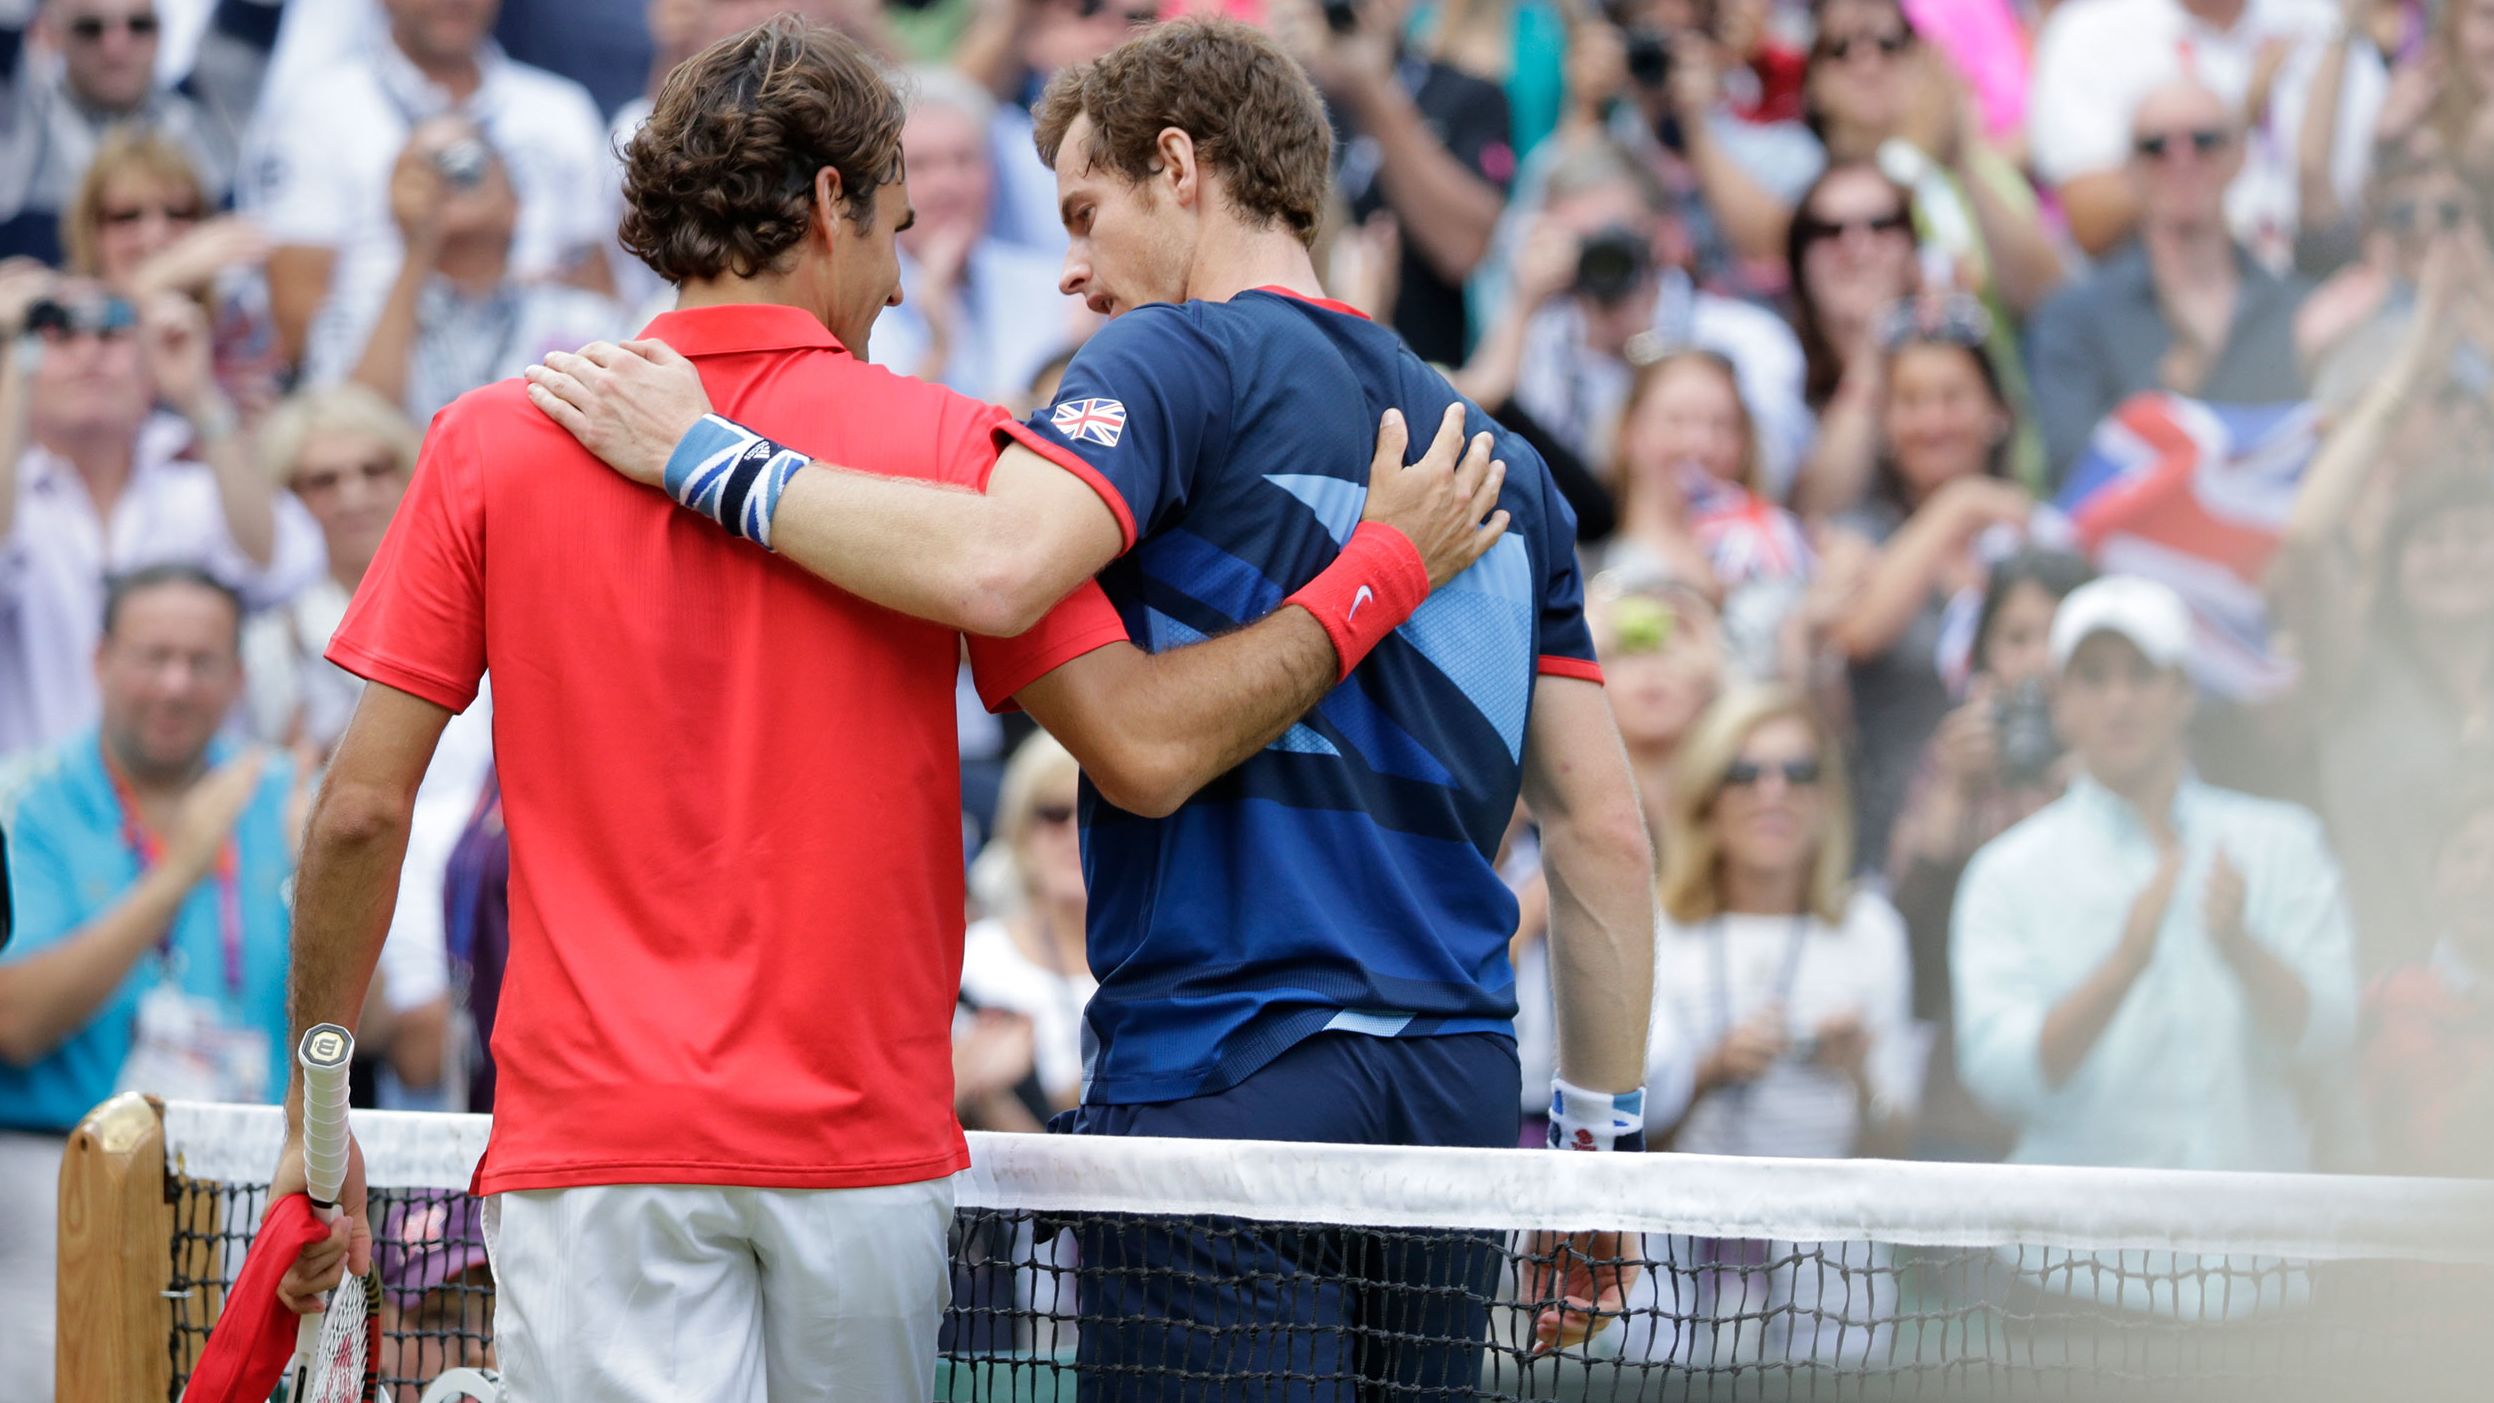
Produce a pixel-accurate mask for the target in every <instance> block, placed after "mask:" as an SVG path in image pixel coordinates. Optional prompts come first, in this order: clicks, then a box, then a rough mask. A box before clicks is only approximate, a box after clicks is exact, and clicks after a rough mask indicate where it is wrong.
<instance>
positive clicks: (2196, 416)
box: [2054, 391, 2320, 700]
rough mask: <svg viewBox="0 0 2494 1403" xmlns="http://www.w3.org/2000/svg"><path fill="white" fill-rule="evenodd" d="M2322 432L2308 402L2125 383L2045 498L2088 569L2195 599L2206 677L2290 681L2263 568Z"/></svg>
mask: <svg viewBox="0 0 2494 1403" xmlns="http://www.w3.org/2000/svg"><path fill="white" fill-rule="evenodd" d="M2319 442H2320V425H2319V415H2318V413H2317V411H2316V410H2315V408H2314V407H2313V406H2312V405H2310V404H2303V403H2295V404H2260V405H2237V404H2203V403H2201V402H2199V401H2198V400H2192V399H2185V398H2183V397H2182V396H2180V395H2174V394H2166V393H2163V392H2161V391H2150V392H2147V393H2145V394H2138V395H2133V396H2131V397H2130V398H2129V399H2127V400H2124V401H2123V402H2122V403H2121V405H2120V406H2119V407H2118V408H2116V409H2115V410H2114V411H2113V412H2112V413H2111V414H2110V415H2108V416H2106V418H2105V420H2104V422H2103V423H2101V424H2098V425H2097V426H2096V431H2095V435H2094V436H2093V437H2092V438H2090V439H2089V440H2088V443H2087V450H2086V451H2085V452H2084V453H2082V454H2080V455H2079V458H2078V461H2077V462H2076V463H2074V464H2072V465H2071V467H2070V475H2069V480H2068V481H2067V482H2066V483H2065V484H2064V485H2063V486H2062V489H2061V495H2060V497H2059V499H2058V500H2057V501H2056V502H2055V503H2054V505H2055V506H2056V507H2057V508H2058V509H2059V510H2060V512H2061V513H2062V514H2063V515H2064V516H2066V517H2067V518H2068V522H2069V526H2070V528H2071V529H2072V531H2073V533H2074V534H2075V535H2076V537H2077V541H2078V544H2079V547H2080V548H2081V549H2082V550H2083V551H2084V552H2085V553H2086V555H2087V557H2088V559H2090V560H2092V561H2094V562H2095V564H2096V568H2097V569H2099V570H2102V571H2105V572H2107V573H2118V574H2125V575H2144V576H2147V577H2148V578H2150V579H2155V580H2162V581H2163V582H2164V583H2166V584H2168V585H2171V586H2172V587H2173V588H2174V589H2175V590H2176V591H2177V592H2179V593H2180V594H2181V595H2182V597H2183V599H2184V600H2185V601H2186V602H2188V603H2189V604H2190V606H2191V612H2192V614H2193V615H2194V618H2195V621H2196V623H2197V624H2198V630H2197V636H2196V638H2195V639H2194V640H2193V642H2194V646H2193V648H2192V658H2191V667H2192V672H2193V673H2194V674H2195V675H2196V676H2197V677H2198V679H2199V681H2200V684H2201V685H2202V686H2204V687H2207V688H2208V689H2209V690H2211V691H2213V692H2216V693H2218V694H2220V695H2223V696H2227V697H2232V698H2236V699H2241V700H2258V699H2261V698H2264V697H2269V696H2274V695H2276V694H2277V693H2278V692H2279V691H2280V690H2282V689H2283V688H2285V687H2286V686H2287V685H2288V684H2289V683H2291V682H2293V681H2294V676H2295V674H2294V666H2293V664H2292V663H2290V662H2288V661H2287V660H2285V659H2283V658H2280V657H2279V656H2277V654H2276V653H2275V652H2273V651H2271V649H2270V647H2269V619H2268V611H2267V608H2266V605H2265V603H2264V596H2263V594H2262V591H2261V577H2262V575H2263V574H2265V573H2266V572H2267V570H2268V568H2269V562H2270V560H2271V559H2272V558H2274V557H2275V556H2276V554H2277V550H2278V542H2279V539H2280V537H2281V536H2282V535H2283V534H2284V532H2285V529H2286V518H2287V513H2288V511H2289V510H2290V509H2291V508H2292V507H2293V506H2294V502H2295V491H2296V487H2297V485H2298V484H2299V483H2300V482H2301V481H2302V479H2303V472H2304V468H2305V466H2306V465H2307V464H2309V463H2310V462H2311V461H2312V454H2313V451H2314V449H2315V448H2317V447H2318V446H2319Z"/></svg>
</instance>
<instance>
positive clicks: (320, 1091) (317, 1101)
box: [295, 1023, 355, 1324]
mask: <svg viewBox="0 0 2494 1403" xmlns="http://www.w3.org/2000/svg"><path fill="white" fill-rule="evenodd" d="M295 1057H296V1060H298V1061H300V1062H301V1063H302V1064H303V1177H304V1179H305V1181H306V1187H307V1188H309V1190H310V1191H311V1195H312V1205H313V1206H314V1207H316V1208H319V1209H320V1210H322V1214H321V1216H323V1217H329V1216H331V1215H330V1212H329V1210H331V1209H334V1208H336V1207H337V1205H338V1192H339V1190H340V1189H341V1188H342V1187H344V1186H345V1184H346V1081H347V1064H348V1063H349V1062H351V1061H353V1060H354V1059H355V1035H354V1034H353V1033H350V1032H348V1031H347V1030H346V1029H344V1028H341V1027H339V1026H338V1025H337V1024H335V1023H321V1024H316V1025H314V1026H313V1027H311V1028H308V1029H306V1030H305V1031H304V1034H303V1042H302V1044H301V1045H300V1046H299V1047H297V1048H296V1050H295ZM306 1319H307V1320H310V1321H312V1322H313V1323H315V1324H316V1323H317V1321H316V1320H315V1319H314V1318H313V1317H308V1316H307V1317H306Z"/></svg>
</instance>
